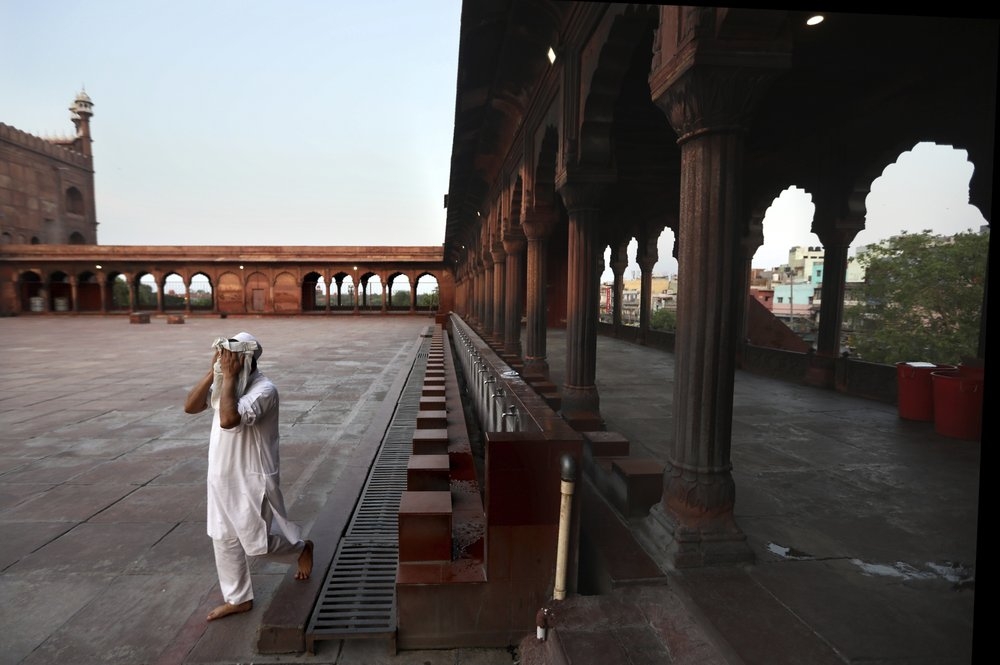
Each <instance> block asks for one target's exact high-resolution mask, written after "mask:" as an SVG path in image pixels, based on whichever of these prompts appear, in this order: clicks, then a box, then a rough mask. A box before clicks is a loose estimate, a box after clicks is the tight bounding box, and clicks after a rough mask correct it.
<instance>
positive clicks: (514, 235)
mask: <svg viewBox="0 0 1000 665" xmlns="http://www.w3.org/2000/svg"><path fill="white" fill-rule="evenodd" d="M527 246H528V239H527V238H525V237H524V232H523V231H521V229H520V228H518V230H517V232H514V231H510V232H508V233H505V234H504V236H503V251H505V252H507V254H508V255H515V254H521V253H522V252H524V248H525V247H527Z"/></svg>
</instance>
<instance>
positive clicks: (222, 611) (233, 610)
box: [208, 600, 253, 621]
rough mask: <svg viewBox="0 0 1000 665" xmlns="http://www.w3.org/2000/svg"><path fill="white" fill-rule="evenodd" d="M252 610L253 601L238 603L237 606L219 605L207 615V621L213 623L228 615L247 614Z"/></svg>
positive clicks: (230, 604)
mask: <svg viewBox="0 0 1000 665" xmlns="http://www.w3.org/2000/svg"><path fill="white" fill-rule="evenodd" d="M252 609H253V601H252V600H247V601H245V602H242V603H240V604H239V605H233V604H232V603H226V604H225V605H219V606H218V607H216V608H215V609H214V610H212V611H211V612H209V613H208V621H214V620H216V619H221V618H222V617H226V616H229V615H230V614H241V613H243V612H249V611H250V610H252Z"/></svg>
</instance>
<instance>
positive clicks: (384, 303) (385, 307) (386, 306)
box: [379, 280, 389, 314]
mask: <svg viewBox="0 0 1000 665" xmlns="http://www.w3.org/2000/svg"><path fill="white" fill-rule="evenodd" d="M379 282H381V284H382V313H383V314H385V313H386V312H388V311H389V301H388V300H387V299H386V294H387V293H388V292H387V290H386V286H388V285H387V284H386V283H385V282H383V281H382V280H379Z"/></svg>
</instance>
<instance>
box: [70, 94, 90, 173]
mask: <svg viewBox="0 0 1000 665" xmlns="http://www.w3.org/2000/svg"><path fill="white" fill-rule="evenodd" d="M69 110H70V113H71V114H72V115H71V116H70V117H71V118H72V119H73V124H74V125H76V143H77V145H78V148H79V150H80V152H82V153H83V154H85V155H87V156H88V157H90V156H91V152H90V142H91V139H90V117H91V116H92V115H94V103H93V102H92V101H90V97H89V96H87V91H86V90H80V92H79V93H77V95H76V99H75V100H73V105H72V106H70V107H69Z"/></svg>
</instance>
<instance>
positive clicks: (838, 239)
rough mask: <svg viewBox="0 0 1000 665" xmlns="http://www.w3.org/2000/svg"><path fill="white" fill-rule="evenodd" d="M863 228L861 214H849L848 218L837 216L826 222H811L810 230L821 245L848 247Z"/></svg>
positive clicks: (863, 223) (863, 221) (863, 222)
mask: <svg viewBox="0 0 1000 665" xmlns="http://www.w3.org/2000/svg"><path fill="white" fill-rule="evenodd" d="M864 228H865V220H864V217H863V216H855V215H851V216H850V217H848V218H837V219H834V220H831V221H829V222H827V223H818V222H816V221H814V222H813V225H812V232H813V233H815V234H816V235H817V236H818V237H819V240H820V242H822V243H823V247H824V248H826V247H849V246H850V244H851V243H852V242H854V238H855V237H856V236H857V235H858V233H860V232H861V231H862V230H864Z"/></svg>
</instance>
